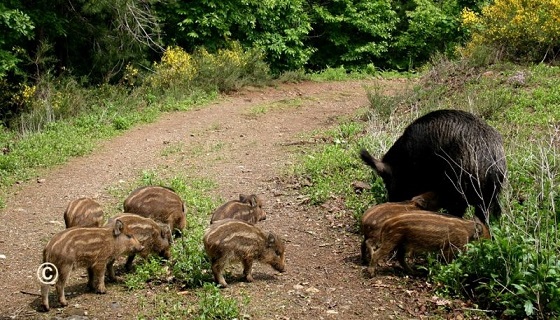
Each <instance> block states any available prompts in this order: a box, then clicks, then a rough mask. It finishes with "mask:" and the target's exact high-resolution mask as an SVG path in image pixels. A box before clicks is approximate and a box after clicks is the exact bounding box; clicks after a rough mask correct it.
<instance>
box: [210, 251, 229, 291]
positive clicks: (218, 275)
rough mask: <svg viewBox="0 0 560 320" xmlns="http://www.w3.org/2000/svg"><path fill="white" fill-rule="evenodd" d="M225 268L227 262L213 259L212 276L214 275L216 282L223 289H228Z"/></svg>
mask: <svg viewBox="0 0 560 320" xmlns="http://www.w3.org/2000/svg"><path fill="white" fill-rule="evenodd" d="M224 266H225V261H223V259H214V258H212V274H213V275H214V280H215V281H216V282H217V283H218V284H219V285H221V286H222V287H223V288H226V287H227V282H226V279H224V275H223V270H224Z"/></svg>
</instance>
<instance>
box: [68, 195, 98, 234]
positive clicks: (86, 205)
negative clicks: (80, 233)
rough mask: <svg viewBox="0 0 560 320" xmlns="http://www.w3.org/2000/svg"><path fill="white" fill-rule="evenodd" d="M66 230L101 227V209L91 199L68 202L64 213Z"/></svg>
mask: <svg viewBox="0 0 560 320" xmlns="http://www.w3.org/2000/svg"><path fill="white" fill-rule="evenodd" d="M64 223H65V224H66V228H71V227H82V228H93V227H101V226H102V225H103V207H102V206H101V205H100V204H99V203H97V202H96V201H95V200H93V199H91V198H85V197H84V198H79V199H76V200H72V201H70V203H68V206H67V207H66V210H65V211H64Z"/></svg>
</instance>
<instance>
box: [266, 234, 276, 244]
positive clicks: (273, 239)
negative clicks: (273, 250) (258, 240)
mask: <svg viewBox="0 0 560 320" xmlns="http://www.w3.org/2000/svg"><path fill="white" fill-rule="evenodd" d="M266 243H267V246H268V247H272V246H274V244H275V243H276V237H275V236H274V234H272V233H269V234H268V239H267V241H266Z"/></svg>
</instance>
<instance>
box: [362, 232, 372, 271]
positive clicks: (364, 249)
mask: <svg viewBox="0 0 560 320" xmlns="http://www.w3.org/2000/svg"><path fill="white" fill-rule="evenodd" d="M361 252H362V265H364V266H366V265H367V264H368V261H369V260H370V258H371V255H370V252H369V249H368V246H367V244H366V239H365V238H364V240H363V241H362V247H361Z"/></svg>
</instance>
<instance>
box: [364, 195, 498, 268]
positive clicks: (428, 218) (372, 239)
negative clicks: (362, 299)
mask: <svg viewBox="0 0 560 320" xmlns="http://www.w3.org/2000/svg"><path fill="white" fill-rule="evenodd" d="M438 208H439V207H438V204H437V195H436V194H435V193H433V192H426V193H423V194H421V195H419V196H416V197H414V198H412V199H411V200H407V201H401V202H387V203H382V204H379V205H376V206H373V207H371V208H369V209H368V210H367V211H366V212H365V213H364V215H363V216H362V233H363V235H364V239H363V241H362V247H361V253H362V263H364V264H366V265H368V268H367V270H366V272H367V274H368V275H369V276H373V275H374V274H375V271H376V267H377V264H378V262H379V260H380V259H381V258H384V257H388V256H389V255H390V254H391V253H392V252H393V251H396V257H397V260H398V261H399V263H400V264H401V266H402V267H403V269H404V270H405V271H406V272H408V273H414V272H415V271H414V270H413V269H412V268H411V267H410V266H409V265H408V263H407V261H406V257H407V256H410V255H412V254H413V253H415V252H438V253H441V255H442V257H443V259H444V261H447V262H450V261H452V260H453V259H454V257H455V256H456V254H457V253H458V252H459V251H461V250H463V249H464V247H465V245H466V244H467V243H468V242H471V241H473V240H478V239H483V238H484V239H489V238H490V232H489V231H488V227H487V226H486V225H485V224H483V223H482V222H481V221H480V220H478V219H477V218H475V219H474V220H467V219H462V218H459V217H456V216H452V215H448V214H443V213H436V212H433V211H431V210H437V209H438ZM368 258H369V259H368ZM368 260H369V261H368Z"/></svg>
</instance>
